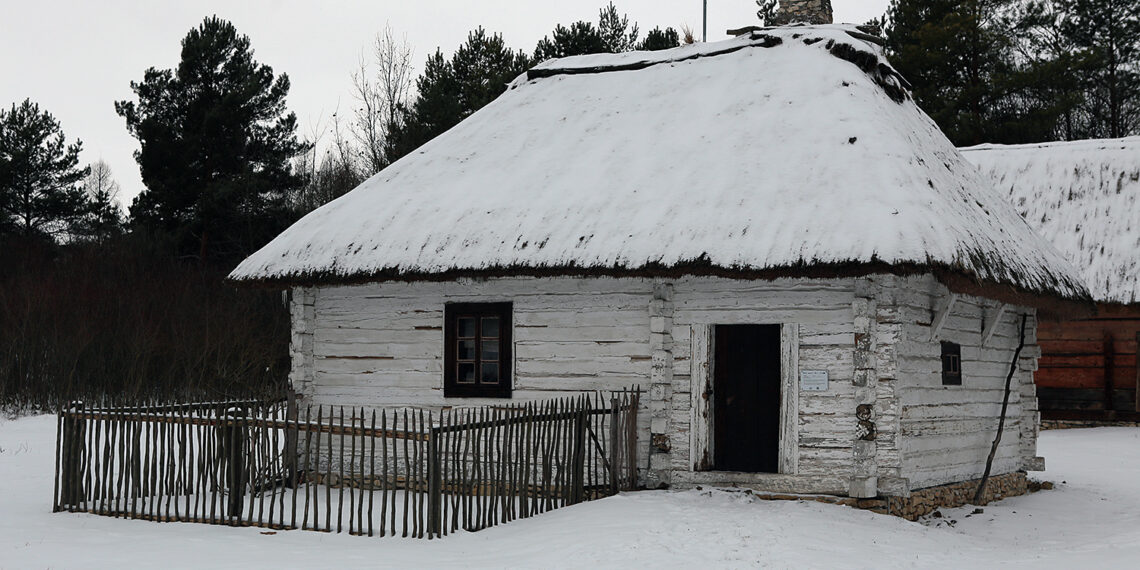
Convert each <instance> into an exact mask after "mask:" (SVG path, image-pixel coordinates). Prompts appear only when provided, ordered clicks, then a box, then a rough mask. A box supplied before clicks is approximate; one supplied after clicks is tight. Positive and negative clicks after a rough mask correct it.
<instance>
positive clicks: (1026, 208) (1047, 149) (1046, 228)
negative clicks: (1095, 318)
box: [962, 137, 1140, 303]
mask: <svg viewBox="0 0 1140 570" xmlns="http://www.w3.org/2000/svg"><path fill="white" fill-rule="evenodd" d="M962 153H963V155H965V157H966V158H967V159H968V160H970V161H971V162H973V163H974V164H977V165H978V167H979V169H981V171H982V173H983V174H985V175H986V176H988V177H989V178H990V179H991V180H992V181H993V183H994V185H995V186H996V187H997V189H998V191H999V192H1001V193H1003V194H1005V195H1006V196H1008V198H1009V200H1010V202H1011V203H1012V204H1013V205H1014V207H1016V208H1017V210H1018V212H1020V213H1021V215H1022V216H1024V217H1025V219H1026V220H1027V221H1028V222H1029V224H1030V225H1031V226H1033V227H1034V228H1036V229H1037V231H1038V232H1040V233H1041V235H1043V236H1045V238H1046V239H1048V240H1049V241H1051V242H1052V243H1053V245H1054V246H1056V247H1057V249H1059V250H1060V251H1061V253H1063V254H1065V256H1066V257H1067V258H1068V260H1069V261H1071V262H1072V263H1073V265H1075V266H1076V267H1077V268H1078V271H1079V272H1080V275H1081V277H1082V278H1083V279H1084V282H1085V283H1086V284H1087V285H1088V287H1089V289H1090V290H1091V291H1092V294H1093V297H1094V298H1095V299H1096V300H1097V301H1100V302H1106V303H1140V137H1129V138H1124V139H1110V140H1087V141H1073V142H1062V143H1049V144H1027V145H1009V146H1003V145H982V146H976V147H970V148H965V149H962Z"/></svg>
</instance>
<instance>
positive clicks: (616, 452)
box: [606, 393, 624, 495]
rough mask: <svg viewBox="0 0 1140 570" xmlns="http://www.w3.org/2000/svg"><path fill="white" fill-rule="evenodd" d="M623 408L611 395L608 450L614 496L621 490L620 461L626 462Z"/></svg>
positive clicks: (611, 489) (611, 486)
mask: <svg viewBox="0 0 1140 570" xmlns="http://www.w3.org/2000/svg"><path fill="white" fill-rule="evenodd" d="M621 419H622V415H621V407H620V404H619V402H618V399H617V396H614V395H613V394H612V393H611V394H610V448H609V449H607V450H606V452H607V453H608V454H609V459H610V462H609V463H610V493H611V494H613V495H616V494H618V491H619V490H620V489H621V483H620V478H621V467H620V466H619V465H618V461H621V460H624V458H623V457H622V453H621V452H622V451H623V450H622V448H621V445H620V442H621V431H620V429H619V428H620V427H621Z"/></svg>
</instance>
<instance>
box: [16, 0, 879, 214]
mask: <svg viewBox="0 0 1140 570" xmlns="http://www.w3.org/2000/svg"><path fill="white" fill-rule="evenodd" d="M887 1H888V0H832V4H833V6H834V7H835V21H836V22H853V23H861V22H864V21H866V20H868V19H869V18H871V17H874V16H878V15H880V14H882V13H883V12H884V11H885V10H886V5H887ZM603 4H605V0H561V1H553V2H551V1H545V0H529V1H527V0H449V1H445V0H370V1H359V2H347V1H341V0H321V1H308V2H302V1H297V0H258V1H253V0H249V1H241V2H235V1H233V0H231V1H228V2H206V1H194V0H183V1H177V2H174V1H166V2H164V1H160V0H149V1H142V0H98V1H91V0H72V1H63V0H36V1H32V2H26V1H19V0H0V105H2V106H3V107H4V108H6V109H7V108H9V107H10V106H11V104H12V103H17V102H20V101H23V100H24V99H25V98H28V97H30V98H31V99H32V100H33V101H35V102H37V103H39V104H40V106H41V108H44V109H47V110H48V111H49V112H51V113H52V114H53V115H55V117H56V118H57V119H58V120H59V121H60V123H61V124H62V125H63V129H64V132H65V133H66V134H67V137H68V140H69V141H72V140H74V139H76V138H78V139H81V140H82V141H83V154H82V156H81V160H82V161H84V162H85V163H89V162H93V161H95V160H98V159H100V158H102V159H103V160H105V161H106V162H107V163H108V164H110V166H111V170H112V171H113V172H114V175H115V178H116V179H117V180H118V181H119V183H120V184H121V185H122V187H123V195H122V197H121V198H122V201H123V204H124V206H127V205H129V204H130V200H131V199H132V197H133V196H134V195H136V194H138V192H139V191H141V190H142V187H143V186H142V179H141V178H140V177H139V173H138V167H137V166H136V164H135V162H134V158H133V156H132V152H134V151H135V150H136V149H137V148H138V145H137V143H136V142H135V140H134V139H133V138H132V137H131V136H130V135H129V134H128V133H127V130H126V127H125V124H124V122H123V119H122V118H121V117H119V116H118V115H116V114H115V109H114V101H116V100H122V99H129V98H131V97H132V95H133V94H132V93H131V90H130V82H131V81H139V80H141V79H142V76H143V72H144V70H146V68H148V67H157V68H173V67H176V66H177V65H178V59H179V53H180V49H181V48H180V45H179V42H180V41H181V40H182V38H183V37H184V36H185V35H186V33H187V32H188V31H189V30H190V29H191V28H193V27H195V26H197V25H198V24H199V23H200V22H201V21H202V19H203V18H204V17H206V16H210V15H213V14H216V15H218V16H219V17H222V18H225V19H227V20H229V21H231V22H233V23H234V25H235V26H237V29H238V31H239V32H240V33H243V34H245V35H247V36H249V37H250V40H251V42H252V45H253V49H254V52H255V56H254V57H255V59H257V60H258V61H259V62H261V63H264V64H267V65H270V66H271V67H273V70H274V72H276V73H281V72H285V73H287V74H288V75H289V79H290V81H291V82H292V90H291V91H290V92H289V97H288V99H287V102H288V106H289V108H290V109H291V110H292V111H295V112H296V113H297V117H298V122H299V126H300V133H299V134H300V135H301V136H308V135H309V134H310V132H312V130H313V129H315V128H317V127H318V126H319V125H321V124H323V123H327V121H328V117H329V115H330V114H331V113H332V112H333V111H334V110H335V109H336V108H337V106H338V105H339V106H340V107H341V108H342V109H350V108H351V105H352V97H351V94H350V88H351V79H350V77H349V74H350V73H351V72H352V70H353V68H354V66H355V65H357V62H358V61H359V58H360V55H361V52H362V50H364V49H365V47H366V46H368V45H369V43H370V42H371V41H372V38H374V37H375V35H376V33H377V31H379V30H380V29H382V28H383V27H384V25H385V24H386V23H387V24H389V25H390V26H391V27H392V29H393V31H394V32H395V33H396V34H397V35H400V34H405V35H406V36H407V39H408V42H409V43H410V44H411V45H412V47H413V49H414V50H415V54H414V57H413V61H414V62H415V64H416V74H417V75H418V74H419V71H420V70H421V68H422V64H423V61H424V60H425V59H426V57H427V56H428V55H429V54H430V53H432V52H434V51H435V49H436V48H437V47H439V48H441V49H442V50H443V52H444V53H445V54H446V55H450V54H451V53H452V52H453V51H454V50H455V48H457V47H458V46H459V45H460V44H462V43H463V41H464V40H465V39H466V38H467V32H468V31H469V30H471V29H473V28H475V27H476V26H479V25H482V26H483V27H484V28H486V29H487V30H489V31H492V32H499V33H501V34H502V35H503V38H504V39H505V41H506V43H507V45H510V46H512V47H513V48H516V49H523V50H525V51H526V52H528V53H530V52H531V51H533V49H534V45H535V44H536V43H537V42H538V40H539V39H541V38H542V37H543V36H545V35H547V34H549V33H550V31H551V30H552V29H553V28H554V25H555V24H557V23H562V24H569V23H571V22H574V21H577V20H587V21H592V22H596V21H597V17H598V8H599V7H601V6H602V5H603ZM614 4H615V5H616V6H617V8H618V11H619V12H624V13H626V14H628V15H629V18H630V20H631V21H636V22H637V23H638V24H639V25H640V28H641V35H642V37H644V34H645V32H646V31H648V30H650V29H653V27H654V26H660V27H661V28H665V27H668V26H672V27H674V28H677V29H680V27H681V26H682V25H687V26H689V27H690V28H692V29H693V30H694V32H695V33H696V34H697V35H698V37H699V34H700V30H701V4H702V0H615V2H614ZM708 11H709V13H708V34H709V41H716V40H721V39H725V38H726V37H727V36H726V35H725V33H724V32H725V30H726V29H729V28H736V27H741V26H746V25H752V24H754V23H756V16H755V13H756V5H755V2H754V0H708Z"/></svg>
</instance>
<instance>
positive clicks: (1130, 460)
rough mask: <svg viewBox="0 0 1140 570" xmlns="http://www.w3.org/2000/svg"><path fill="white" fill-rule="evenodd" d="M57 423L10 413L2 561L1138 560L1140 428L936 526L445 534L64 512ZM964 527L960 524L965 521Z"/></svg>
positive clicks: (725, 518) (815, 508) (596, 507)
mask: <svg viewBox="0 0 1140 570" xmlns="http://www.w3.org/2000/svg"><path fill="white" fill-rule="evenodd" d="M54 437H55V419H54V417H51V416H40V417H32V418H23V419H19V420H3V419H0V568H150V567H165V568H202V567H212V568H262V567H266V568H269V567H275V568H314V569H317V568H359V567H397V568H398V567H406V566H413V565H415V566H421V567H422V566H425V565H426V566H429V567H467V568H505V567H530V568H550V567H570V568H575V567H582V568H596V567H607V568H608V567H650V566H652V567H668V568H710V567H714V568H741V567H773V568H871V567H875V568H925V567H950V566H951V565H954V566H957V567H965V568H982V567H994V566H1008V567H1024V568H1029V567H1032V568H1074V567H1085V568H1127V567H1135V565H1136V563H1137V561H1138V560H1140V485H1138V484H1137V483H1138V481H1140V428H1098V429H1082V430H1068V431H1050V432H1044V433H1043V434H1042V437H1041V443H1040V451H1041V454H1042V455H1044V456H1045V457H1046V458H1047V464H1048V467H1049V471H1048V472H1046V473H1045V474H1044V477H1045V478H1046V479H1048V480H1051V481H1055V482H1056V483H1057V488H1056V489H1055V490H1053V491H1042V492H1040V493H1036V494H1033V495H1028V496H1025V497H1017V498H1013V499H1007V500H1005V501H1001V502H1000V503H994V504H991V505H989V506H987V507H986V508H985V511H984V513H982V514H977V515H972V514H970V513H971V511H972V510H973V509H972V507H966V508H961V509H952V510H946V511H944V512H943V514H944V517H943V518H941V519H931V520H929V521H927V522H926V523H925V524H918V523H909V522H906V521H904V520H901V519H897V518H894V517H889V516H883V515H876V514H873V513H870V512H865V511H857V510H854V509H850V508H847V507H838V506H831V505H822V504H818V503H797V502H768V501H755V500H751V499H750V498H749V497H748V496H747V495H745V494H743V493H737V492H723V491H715V492H710V491H704V492H700V491H687V492H660V491H658V492H642V493H631V494H627V495H621V496H618V497H613V498H610V499H605V500H601V501H597V502H593V503H587V504H584V505H579V506H575V507H570V508H566V509H562V510H560V511H555V512H553V513H550V514H546V515H542V516H539V517H537V518H533V519H529V520H524V521H520V522H515V523H511V524H507V525H503V526H499V527H495V528H492V529H489V530H485V531H482V532H479V533H470V534H460V535H456V536H452V537H449V538H446V539H444V540H440V541H436V540H433V541H430V542H429V541H426V540H411V539H393V538H384V539H379V538H373V539H369V538H364V537H352V536H347V535H326V534H321V533H315V532H308V531H288V532H276V533H273V532H268V531H264V530H261V529H253V528H230V527H214V526H208V525H200V524H182V523H168V524H160V523H151V522H144V521H130V520H120V519H113V518H108V517H100V516H93V515H80V514H70V513H59V514H52V513H51V512H50V510H51V506H50V503H51V494H52V478H51V474H52V469H53V453H54ZM951 521H955V522H953V523H951Z"/></svg>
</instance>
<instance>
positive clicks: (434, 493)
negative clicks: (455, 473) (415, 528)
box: [427, 427, 443, 538]
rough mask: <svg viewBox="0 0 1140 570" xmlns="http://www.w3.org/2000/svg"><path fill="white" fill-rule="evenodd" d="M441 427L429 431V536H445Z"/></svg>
mask: <svg viewBox="0 0 1140 570" xmlns="http://www.w3.org/2000/svg"><path fill="white" fill-rule="evenodd" d="M439 434H440V429H439V428H435V427H433V428H431V430H429V431H428V496H427V502H428V504H427V509H428V512H427V516H428V538H431V536H432V534H434V535H435V536H436V537H437V538H438V537H440V536H443V489H442V484H441V483H442V477H441V474H440V465H441V463H442V462H441V461H440V457H439V454H440V453H441V449H440V447H439Z"/></svg>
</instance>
